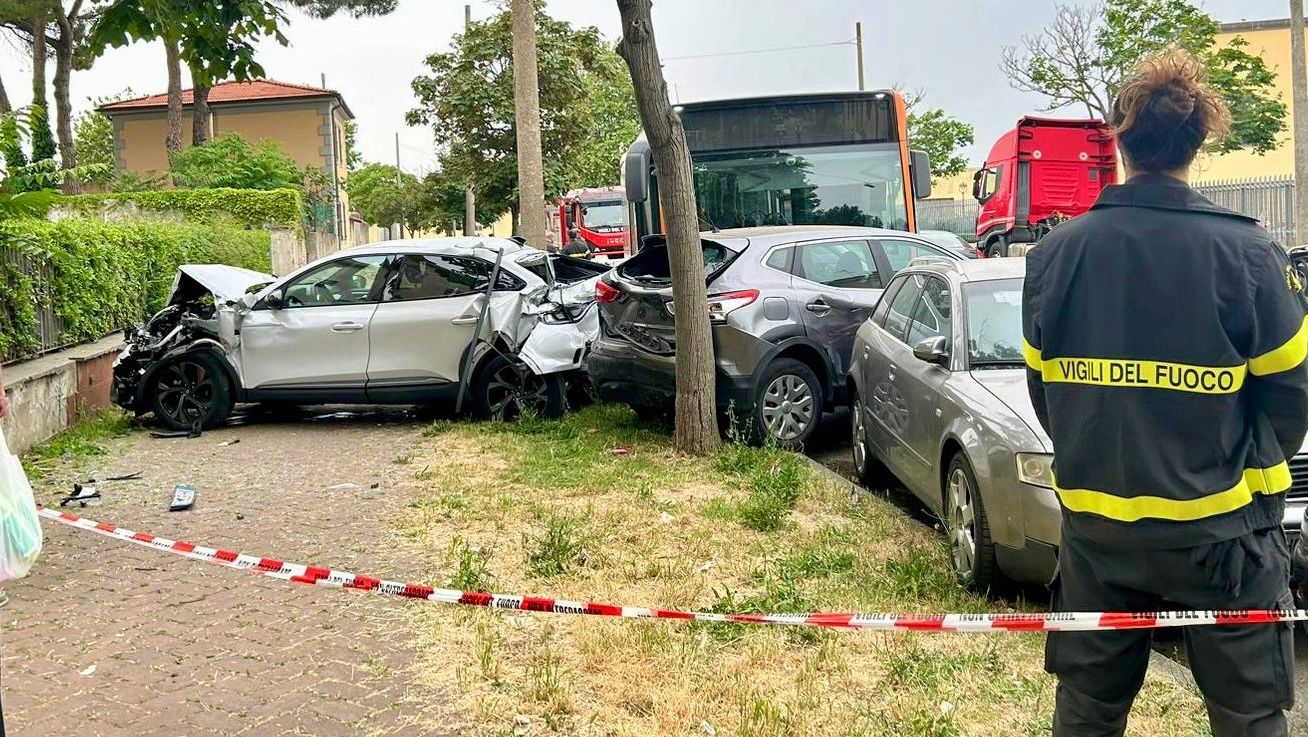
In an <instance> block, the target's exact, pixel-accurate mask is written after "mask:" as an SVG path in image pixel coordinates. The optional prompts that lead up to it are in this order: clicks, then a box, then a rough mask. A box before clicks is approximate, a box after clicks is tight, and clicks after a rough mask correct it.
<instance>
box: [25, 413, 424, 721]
mask: <svg viewBox="0 0 1308 737" xmlns="http://www.w3.org/2000/svg"><path fill="white" fill-rule="evenodd" d="M422 427H423V423H420V422H417V421H414V420H412V419H405V418H399V419H397V418H395V417H382V416H379V415H365V416H362V417H356V418H353V419H340V418H336V419H327V420H320V421H304V420H300V421H285V420H283V421H275V420H274V421H267V420H265V421H261V422H258V423H253V424H249V425H245V426H237V427H231V428H225V429H222V430H217V431H214V432H210V433H206V434H204V435H203V436H201V437H199V438H196V439H173V440H163V439H154V438H151V437H150V436H149V434H148V433H146V432H143V431H138V432H135V433H133V434H132V435H130V436H128V437H125V438H119V439H115V440H110V441H107V442H106V443H105V448H106V450H107V451H108V452H107V453H106V454H104V455H101V456H97V457H94V458H91V459H90V460H89V461H86V462H84V463H83V464H82V468H81V469H80V470H77V471H74V470H73V469H71V468H69V467H67V465H66V464H65V465H62V466H58V465H57V466H56V467H55V468H54V469H53V470H52V472H51V474H50V475H49V477H48V479H47V480H46V481H44V482H42V483H41V485H40V486H39V487H38V488H37V501H38V502H40V503H43V504H46V505H48V506H55V505H56V504H57V501H58V499H59V498H61V497H62V496H63V495H65V494H66V493H67V490H69V489H71V482H72V481H74V480H85V479H86V478H88V477H89V476H101V477H105V476H114V475H120V474H130V473H133V472H136V471H140V472H141V474H142V478H141V480H139V481H118V482H104V483H102V484H101V485H100V488H101V493H102V494H103V495H104V501H103V503H102V504H101V505H100V506H97V507H88V508H86V509H73V510H71V511H73V512H74V513H76V514H79V515H81V516H85V517H90V518H92V519H97V520H101V521H104V522H110V523H113V524H116V525H119V526H122V527H128V528H131V529H135V530H140V531H143V532H149V533H153V534H156V535H160V536H164V537H170V538H174V539H182V540H188V541H191V542H196V543H199V544H203V545H209V546H213V547H222V548H227V549H232V550H236V551H239V552H248V553H251V554H255V555H262V556H265V557H270V558H280V559H284V560H287V561H294V562H299V563H308V564H320V565H325V566H330V567H333V568H336V569H339V570H347V571H353V572H356V573H361V574H365V575H372V576H380V577H390V578H394V579H398V580H424V579H426V578H427V577H428V574H429V573H430V572H429V571H424V570H421V569H420V568H421V564H420V563H419V562H418V561H419V560H420V559H421V556H419V555H418V554H417V552H416V551H415V549H414V548H413V546H412V544H409V543H405V542H404V541H403V540H400V539H397V538H395V537H393V536H392V535H391V533H390V532H389V530H391V529H392V528H393V526H394V525H393V523H394V522H395V520H396V519H397V518H398V517H399V515H402V514H403V513H404V510H405V508H406V503H407V501H408V499H407V497H408V495H409V494H410V493H411V483H412V477H413V473H412V470H411V469H410V468H409V467H407V466H405V465H403V457H404V454H405V453H407V452H408V451H409V449H410V448H411V447H412V446H413V444H414V442H415V441H416V440H417V439H418V437H419V436H420V432H421V428H422ZM233 440H239V443H236V444H233V445H228V446H225V447H224V446H220V443H224V442H227V441H233ZM179 482H184V483H190V484H193V485H194V486H195V487H196V488H197V489H198V493H197V501H196V504H195V507H194V508H193V509H191V510H189V511H182V512H173V513H170V512H168V511H167V507H168V503H169V501H170V500H171V498H172V487H173V485H174V484H175V483H179ZM43 525H45V527H46V540H45V548H44V552H43V554H42V557H41V559H40V560H39V562H38V563H37V566H36V568H35V569H34V570H33V572H32V573H31V575H30V576H29V577H28V578H26V579H24V580H21V581H17V582H13V583H11V584H9V585H7V586H5V591H6V593H7V594H8V595H9V599H10V600H9V603H8V604H6V605H5V606H4V607H3V608H0V622H2V625H3V628H2V631H0V653H2V655H3V673H4V676H3V678H4V683H3V694H4V697H3V698H4V704H3V706H4V711H5V718H6V722H7V726H8V727H9V734H11V735H57V734H78V735H86V736H88V737H90V736H95V735H106V736H108V735H133V736H134V737H148V736H149V735H169V736H170V737H179V736H183V735H218V734H221V735H240V734H253V735H260V736H263V735H270V736H271V735H315V736H316V737H331V736H332V735H390V734H435V733H434V732H432V731H430V727H425V728H424V727H419V726H417V725H418V724H419V723H422V722H425V723H427V724H430V719H425V720H424V719H423V715H424V713H428V712H427V710H428V709H430V708H432V707H433V706H434V705H436V704H439V703H442V701H443V697H442V695H441V694H439V693H432V692H431V691H430V690H428V689H425V688H424V687H420V686H419V685H417V684H416V683H415V682H414V681H413V680H412V679H411V676H410V672H411V670H410V668H409V667H408V665H409V663H410V662H411V650H410V647H409V642H408V640H409V631H410V630H409V626H408V617H409V614H411V613H412V612H406V611H405V608H406V607H420V606H430V605H427V604H421V603H417V602H405V601H399V600H396V599H389V598H383V597H379V596H376V595H371V594H364V593H361V592H355V591H340V590H330V589H323V588H311V587H306V586H298V585H291V584H287V583H283V582H280V581H275V580H272V579H266V578H263V577H259V576H254V575H249V574H244V573H241V572H238V571H234V570H228V569H222V568H217V567H214V566H209V565H206V564H203V563H197V562H193V561H189V560H185V559H182V558H180V557H176V556H171V555H168V554H166V553H162V552H157V551H153V550H147V549H144V548H141V547H137V546H133V545H129V544H126V543H122V542H117V541H113V540H110V539H107V538H104V537H100V536H97V535H93V534H90V533H86V532H82V531H79V530H74V529H71V528H68V527H64V526H60V525H58V524H57V523H52V522H48V521H45V522H43ZM424 729H426V730H427V731H423V730H424Z"/></svg>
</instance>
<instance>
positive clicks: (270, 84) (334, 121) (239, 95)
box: [99, 79, 354, 233]
mask: <svg viewBox="0 0 1308 737" xmlns="http://www.w3.org/2000/svg"><path fill="white" fill-rule="evenodd" d="M99 110H100V112H102V113H104V114H105V115H107V116H109V119H110V120H111V121H112V123H113V131H114V161H115V165H116V168H117V170H118V171H119V172H130V173H133V174H136V175H139V176H147V177H148V176H153V175H157V174H163V173H165V172H167V171H168V151H167V149H166V148H165V147H164V139H165V137H166V136H167V134H168V96H167V95H166V94H164V95H150V96H148V97H139V98H136V99H132V100H122V101H119V102H114V103H110V104H108V105H103V106H101V107H100V108H99ZM192 111H193V96H192V92H191V90H189V89H188V90H183V91H182V131H183V132H184V135H183V139H184V140H185V141H187V142H188V143H189V140H190V131H191V127H192V123H191V120H192ZM209 116H210V129H211V130H212V131H213V135H214V136H221V135H224V134H227V133H237V134H239V135H240V136H241V137H242V138H245V139H246V140H248V141H250V142H251V143H255V142H258V141H260V140H262V139H265V138H268V139H272V140H274V141H277V142H278V143H279V144H281V147H282V149H283V150H285V151H286V153H287V154H288V155H289V156H290V157H291V158H292V159H294V160H295V163H296V164H298V165H299V166H300V167H301V168H307V167H313V168H316V169H319V170H321V171H324V172H327V173H328V174H329V175H330V176H331V177H332V181H333V186H334V188H335V190H336V202H337V205H336V212H335V218H334V219H335V222H336V229H335V232H337V233H347V232H348V228H347V226H348V225H349V223H348V213H349V203H348V201H347V199H346V194H345V191H344V189H343V188H342V186H341V185H342V183H343V182H344V179H345V174H346V161H347V156H346V150H345V124H346V123H348V122H349V121H351V120H353V119H354V114H353V113H352V112H350V108H349V106H348V105H346V104H345V99H344V98H343V97H341V94H340V93H339V92H337V91H335V90H330V89H327V88H325V87H310V86H307V85H299V84H290V83H287V82H277V81H274V80H269V79H260V80H254V81H250V82H222V83H219V84H216V85H214V86H213V88H212V89H211V90H210V91H209Z"/></svg>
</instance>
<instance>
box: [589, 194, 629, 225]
mask: <svg viewBox="0 0 1308 737" xmlns="http://www.w3.org/2000/svg"><path fill="white" fill-rule="evenodd" d="M581 221H582V223H583V224H584V225H585V226H586V227H587V228H589V229H590V230H594V231H610V230H613V231H616V230H622V229H623V228H625V227H627V221H626V206H625V205H624V203H623V202H622V200H606V201H603V202H587V203H584V204H582V206H581Z"/></svg>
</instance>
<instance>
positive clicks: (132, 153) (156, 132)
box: [115, 114, 192, 176]
mask: <svg viewBox="0 0 1308 737" xmlns="http://www.w3.org/2000/svg"><path fill="white" fill-rule="evenodd" d="M121 120H122V123H121V126H122V127H121V132H120V133H119V134H118V144H117V147H118V153H119V156H121V157H122V169H123V171H129V172H132V173H133V174H139V175H142V176H148V175H150V174H164V173H166V172H167V171H168V149H167V148H165V146H164V142H165V139H167V137H168V118H167V116H166V115H160V116H157V117H156V116H150V117H135V116H132V117H126V116H125V117H123V118H122V119H121ZM115 127H117V125H116V126H115ZM191 127H192V125H191V116H190V115H186V114H183V115H182V133H183V135H182V139H183V141H184V142H185V141H189V140H190V135H189V134H190V131H191Z"/></svg>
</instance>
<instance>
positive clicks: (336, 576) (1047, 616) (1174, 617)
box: [37, 505, 1308, 632]
mask: <svg viewBox="0 0 1308 737" xmlns="http://www.w3.org/2000/svg"><path fill="white" fill-rule="evenodd" d="M37 512H38V514H40V516H42V517H44V518H46V519H49V520H53V521H55V522H59V523H60V524H64V525H67V526H69V527H73V528H76V529H79V530H85V531H87V532H94V533H96V534H99V535H103V536H105V537H111V538H114V539H116V540H122V541H125V542H129V543H135V544H137V545H141V546H143V547H147V548H153V549H155V550H162V551H164V552H168V553H174V554H176V555H180V556H182V557H184V558H190V559H192V560H198V561H203V562H205V563H212V564H214V565H219V566H224V567H227V568H235V569H237V570H242V571H248V572H250V573H257V574H259V575H261V576H266V577H268V578H276V579H279V580H282V581H289V582H290V583H300V584H307V585H310V586H328V587H331V588H345V589H358V590H360V591H375V592H377V593H379V594H386V595H389V596H398V597H402V598H405V599H419V600H422V601H430V602H437V603H441V604H463V605H465V606H478V607H486V608H488V609H505V610H512V611H523V612H548V613H552V614H586V615H590V616H599V617H629V618H635V619H674V620H682V621H694V622H717V623H735V624H772V625H791V626H802V627H830V628H834V629H857V630H907V631H914V632H1090V631H1102V630H1129V629H1152V628H1156V627H1193V626H1197V625H1212V624H1222V625H1232V624H1270V623H1275V622H1300V621H1308V610H1302V609H1298V610H1296V609H1247V610H1230V611H1222V610H1207V611H1175V612H1053V613H1029V614H1028V613H1017V614H853V613H840V612H823V613H808V614H714V613H710V612H686V611H679V610H676V609H649V608H645V607H628V606H618V605H616V604H599V603H595V602H588V601H565V600H562V599H547V598H542V597H534V596H508V595H505V594H490V593H486V592H481V591H459V590H457V589H438V588H433V587H431V586H425V585H422V584H414V583H399V582H396V581H384V580H382V579H378V578H369V577H368V576H360V575H357V574H354V573H347V572H344V571H334V570H331V569H328V568H318V567H315V566H305V565H300V564H298V563H287V562H285V561H281V560H274V559H270V558H260V557H258V556H253V555H246V554H244V553H233V552H230V551H227V550H220V549H217V548H207V547H204V546H202V545H196V544H194V543H189V542H184V541H182V540H169V539H167V538H163V537H157V536H155V535H148V534H146V533H144V532H134V531H132V530H127V529H124V528H122V527H115V526H114V525H111V524H107V523H104V522H96V521H95V520H90V519H85V518H82V517H78V516H76V515H74V514H69V513H68V512H57V511H55V510H52V509H47V508H45V507H42V506H39V505H38V506H37Z"/></svg>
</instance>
